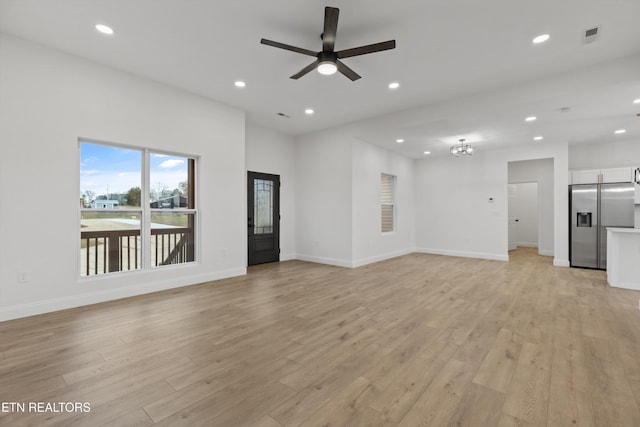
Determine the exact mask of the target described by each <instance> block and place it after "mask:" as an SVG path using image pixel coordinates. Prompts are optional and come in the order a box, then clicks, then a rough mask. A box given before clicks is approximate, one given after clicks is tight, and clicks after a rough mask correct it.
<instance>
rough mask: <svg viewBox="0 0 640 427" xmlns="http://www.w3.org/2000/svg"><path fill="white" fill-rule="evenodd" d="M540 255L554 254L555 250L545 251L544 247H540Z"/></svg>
mask: <svg viewBox="0 0 640 427" xmlns="http://www.w3.org/2000/svg"><path fill="white" fill-rule="evenodd" d="M538 255H542V256H553V255H554V252H553V251H552V250H551V251H545V250H543V249H538Z"/></svg>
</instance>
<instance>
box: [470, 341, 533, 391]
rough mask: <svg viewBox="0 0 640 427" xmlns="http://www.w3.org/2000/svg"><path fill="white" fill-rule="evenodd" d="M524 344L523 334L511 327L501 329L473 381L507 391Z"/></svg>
mask: <svg viewBox="0 0 640 427" xmlns="http://www.w3.org/2000/svg"><path fill="white" fill-rule="evenodd" d="M523 344H524V338H523V337H522V336H521V335H519V334H517V333H515V332H513V331H511V330H509V329H501V330H500V331H499V332H498V335H497V336H496V339H495V341H494V343H493V346H492V347H491V350H490V351H489V353H488V354H487V356H486V357H485V358H484V361H483V362H482V365H481V366H480V369H479V370H478V372H477V373H476V375H475V377H474V378H473V382H474V383H476V384H479V385H483V386H485V387H489V388H491V389H493V390H496V391H499V392H502V393H506V392H507V391H508V390H509V384H511V378H512V377H513V373H514V371H515V369H516V365H517V363H518V358H519V357H520V349H521V348H522V345H523Z"/></svg>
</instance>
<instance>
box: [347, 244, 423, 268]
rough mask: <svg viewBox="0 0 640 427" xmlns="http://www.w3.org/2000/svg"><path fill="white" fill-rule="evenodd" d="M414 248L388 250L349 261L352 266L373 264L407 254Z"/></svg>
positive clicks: (413, 250)
mask: <svg viewBox="0 0 640 427" xmlns="http://www.w3.org/2000/svg"><path fill="white" fill-rule="evenodd" d="M415 251H416V250H415V248H410V249H402V250H400V251H395V252H389V253H386V254H382V255H376V256H372V257H368V258H360V259H357V260H354V261H352V262H351V266H352V267H353V268H357V267H362V266H363V265H367V264H373V263H374V262H380V261H384V260H387V259H391V258H397V257H399V256H403V255H407V254H410V253H413V252H415Z"/></svg>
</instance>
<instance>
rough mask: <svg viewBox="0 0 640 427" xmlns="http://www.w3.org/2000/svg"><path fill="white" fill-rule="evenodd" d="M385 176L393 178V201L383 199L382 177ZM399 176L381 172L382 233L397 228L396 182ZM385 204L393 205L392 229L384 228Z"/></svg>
mask: <svg viewBox="0 0 640 427" xmlns="http://www.w3.org/2000/svg"><path fill="white" fill-rule="evenodd" d="M383 177H389V178H391V201H389V202H385V201H383V197H382V192H383V187H382V185H383V184H382V179H383ZM397 179H398V177H397V176H396V175H393V174H390V173H384V172H381V173H380V233H382V234H391V233H395V232H396V230H397V221H396V217H397V203H396V184H397ZM384 206H391V230H384V228H383V227H384V224H383V218H382V209H383V207H384Z"/></svg>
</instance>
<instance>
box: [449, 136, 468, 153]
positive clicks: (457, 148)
mask: <svg viewBox="0 0 640 427" xmlns="http://www.w3.org/2000/svg"><path fill="white" fill-rule="evenodd" d="M464 141H465V139H464V138H461V139H460V145H454V146H453V147H451V149H450V150H449V152H450V153H451V154H453V155H454V156H456V157H458V156H459V155H460V154H463V155H466V156H470V155H472V154H473V147H472V146H470V145H469V144H465V143H464Z"/></svg>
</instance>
